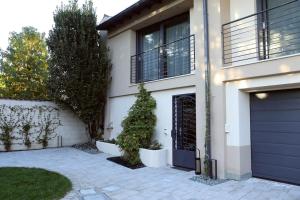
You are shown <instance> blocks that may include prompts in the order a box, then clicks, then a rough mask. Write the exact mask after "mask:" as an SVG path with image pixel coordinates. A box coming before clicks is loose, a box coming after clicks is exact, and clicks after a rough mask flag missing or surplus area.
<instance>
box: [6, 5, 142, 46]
mask: <svg viewBox="0 0 300 200" xmlns="http://www.w3.org/2000/svg"><path fill="white" fill-rule="evenodd" d="M68 1H69V0H0V48H2V49H6V48H7V45H8V37H9V33H10V32H12V31H16V32H20V31H21V29H22V27H24V26H33V27H35V28H37V29H38V31H39V32H44V33H46V34H47V35H48V32H49V30H50V29H51V27H52V25H53V12H54V11H55V9H56V6H57V5H60V4H61V2H63V3H67V2H68ZM79 2H80V3H82V2H85V0H79ZM93 2H94V7H95V8H96V12H97V16H98V21H100V20H101V19H102V17H103V14H108V15H110V16H112V15H115V14H117V13H118V12H120V11H122V10H123V9H125V8H127V7H128V6H130V5H132V4H133V3H135V2H137V0H93Z"/></svg>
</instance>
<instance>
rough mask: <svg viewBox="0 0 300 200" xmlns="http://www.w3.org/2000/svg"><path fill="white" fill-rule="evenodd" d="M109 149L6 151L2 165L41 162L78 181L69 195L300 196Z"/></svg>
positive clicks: (155, 199) (180, 198) (144, 199)
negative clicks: (119, 160)
mask: <svg viewBox="0 0 300 200" xmlns="http://www.w3.org/2000/svg"><path fill="white" fill-rule="evenodd" d="M107 157H108V155H107V154H104V153H101V154H94V155H93V154H88V153H85V152H82V151H80V150H76V149H74V148H61V149H47V150H36V151H21V152H11V153H0V166H19V167H21V166H22V167H38V168H44V169H48V170H52V171H56V172H59V173H61V174H63V175H65V176H67V177H68V178H70V179H71V181H72V182H73V190H72V191H71V192H70V193H69V194H68V195H67V196H66V197H65V198H64V199H65V200H71V199H72V200H81V199H84V200H107V199H112V200H119V199H120V200H121V199H124V200H127V199H128V200H253V199H255V200H300V187H298V186H294V185H288V184H283V183H277V182H272V181H267V180H261V179H256V178H251V179H248V180H245V181H228V182H225V183H222V184H219V185H215V186H208V185H204V184H201V183H197V182H193V181H191V180H190V178H191V177H193V175H194V173H193V172H184V171H179V170H176V169H171V168H160V169H154V168H147V167H146V168H141V169H137V170H131V169H127V168H125V167H122V166H119V165H117V164H115V163H112V162H110V161H107V160H106V158H107Z"/></svg>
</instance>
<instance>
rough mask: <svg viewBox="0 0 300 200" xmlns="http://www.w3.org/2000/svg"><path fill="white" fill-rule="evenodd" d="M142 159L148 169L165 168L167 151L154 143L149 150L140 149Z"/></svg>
mask: <svg viewBox="0 0 300 200" xmlns="http://www.w3.org/2000/svg"><path fill="white" fill-rule="evenodd" d="M139 154H140V159H141V161H142V163H143V164H144V165H146V166H147V167H155V168H157V167H165V166H166V165H167V149H163V148H162V145H161V144H159V143H158V142H157V141H154V142H153V143H152V144H151V145H150V147H149V148H140V151H139Z"/></svg>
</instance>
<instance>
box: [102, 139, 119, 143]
mask: <svg viewBox="0 0 300 200" xmlns="http://www.w3.org/2000/svg"><path fill="white" fill-rule="evenodd" d="M102 142H106V143H109V144H116V143H117V141H116V139H114V138H113V139H111V140H102Z"/></svg>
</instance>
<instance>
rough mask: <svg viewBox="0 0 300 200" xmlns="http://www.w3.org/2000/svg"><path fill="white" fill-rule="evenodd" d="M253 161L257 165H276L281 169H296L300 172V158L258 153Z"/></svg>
mask: <svg viewBox="0 0 300 200" xmlns="http://www.w3.org/2000/svg"><path fill="white" fill-rule="evenodd" d="M252 159H253V162H254V163H256V164H261V165H263V164H265V165H276V166H279V167H286V168H294V169H299V170H300V157H294V156H283V155H278V154H265V153H256V154H255V157H253V158H252ZM287 170H288V169H287Z"/></svg>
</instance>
